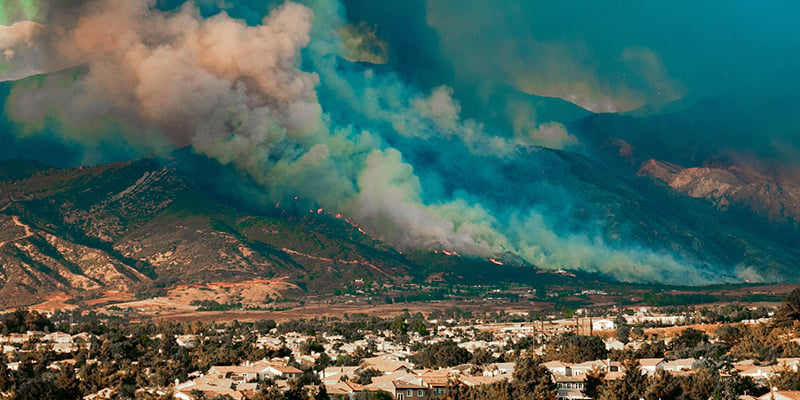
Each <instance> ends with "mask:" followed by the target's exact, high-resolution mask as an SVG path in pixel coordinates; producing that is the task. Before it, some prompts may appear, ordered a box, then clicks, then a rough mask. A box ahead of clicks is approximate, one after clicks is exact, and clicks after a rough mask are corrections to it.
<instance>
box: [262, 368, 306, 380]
mask: <svg viewBox="0 0 800 400" xmlns="http://www.w3.org/2000/svg"><path fill="white" fill-rule="evenodd" d="M259 374H260V376H261V377H262V379H263V378H264V377H269V378H270V379H297V378H300V377H301V376H302V375H303V371H301V370H299V369H297V368H295V367H292V366H289V365H270V366H268V367H266V368H264V369H263V370H261V371H260V372H259Z"/></svg>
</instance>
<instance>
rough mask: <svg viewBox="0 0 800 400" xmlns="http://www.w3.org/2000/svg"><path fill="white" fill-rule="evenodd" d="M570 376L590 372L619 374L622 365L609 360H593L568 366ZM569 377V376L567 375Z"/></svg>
mask: <svg viewBox="0 0 800 400" xmlns="http://www.w3.org/2000/svg"><path fill="white" fill-rule="evenodd" d="M570 370H571V371H572V375H585V374H588V373H589V372H590V371H592V370H595V371H604V372H620V371H622V364H620V363H619V362H617V361H611V360H594V361H586V362H582V363H580V364H573V365H571V366H570ZM567 375H569V374H567Z"/></svg>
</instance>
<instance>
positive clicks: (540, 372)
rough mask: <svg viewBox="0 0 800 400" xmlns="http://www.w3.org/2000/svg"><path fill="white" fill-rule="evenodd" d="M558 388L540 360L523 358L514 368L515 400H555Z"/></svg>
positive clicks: (518, 360) (519, 359)
mask: <svg viewBox="0 0 800 400" xmlns="http://www.w3.org/2000/svg"><path fill="white" fill-rule="evenodd" d="M557 390H558V387H557V386H556V384H555V382H553V379H552V376H551V374H550V371H549V370H548V369H547V367H545V366H544V364H543V363H542V361H541V360H540V359H538V358H533V357H529V356H523V357H520V358H518V359H517V362H516V364H515V366H514V382H513V396H512V398H514V399H526V400H528V399H530V400H534V399H536V400H542V399H550V400H555V399H556V394H557Z"/></svg>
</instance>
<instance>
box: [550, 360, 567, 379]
mask: <svg viewBox="0 0 800 400" xmlns="http://www.w3.org/2000/svg"><path fill="white" fill-rule="evenodd" d="M544 366H545V368H547V369H548V370H549V371H550V373H552V374H561V375H567V376H572V369H571V368H570V366H569V365H567V364H564V363H563V362H561V361H548V362H546V363H544Z"/></svg>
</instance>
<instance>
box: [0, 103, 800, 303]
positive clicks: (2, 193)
mask: <svg viewBox="0 0 800 400" xmlns="http://www.w3.org/2000/svg"><path fill="white" fill-rule="evenodd" d="M725 104H729V105H730V107H732V110H733V111H736V112H742V111H743V110H741V109H740V108H741V107H744V106H741V107H739V106H735V104H738V103H736V101H734V100H731V99H725V98H723V99H716V100H709V101H707V102H702V103H698V104H697V105H694V106H689V107H687V108H685V109H683V110H681V111H675V112H673V113H670V114H662V115H656V116H652V117H639V116H632V115H590V116H583V117H582V118H580V119H578V120H576V121H575V122H574V123H573V124H572V125H570V131H571V132H573V133H575V134H577V135H580V138H581V141H582V143H583V144H584V145H585V146H586V151H585V152H584V154H583V155H582V154H578V153H575V152H567V151H558V150H550V149H545V148H531V149H529V150H520V152H518V154H516V155H515V157H511V158H508V159H502V160H489V159H488V158H486V156H482V155H475V154H472V155H470V154H469V152H467V151H459V152H456V153H454V154H458V157H460V158H461V160H460V162H461V164H459V163H455V162H450V160H448V159H447V158H445V157H444V156H442V155H441V154H442V153H439V152H438V150H437V147H442V146H446V147H448V148H456V147H457V146H458V145H457V144H453V143H446V142H441V141H439V140H437V139H434V140H429V141H425V142H415V141H413V140H411V139H403V140H401V139H397V140H396V141H394V142H393V143H391V145H393V146H396V147H397V148H399V149H400V150H401V151H402V150H403V147H404V146H405V147H411V146H414V148H415V151H413V152H406V153H405V154H408V162H409V163H411V164H413V165H414V166H415V168H418V169H419V170H420V171H424V170H431V171H436V174H437V175H436V176H437V177H448V178H450V179H449V180H448V181H446V182H444V183H443V185H442V186H443V190H447V191H451V190H459V189H460V188H493V190H491V191H490V192H489V191H487V192H486V193H485V194H483V196H485V198H484V199H483V200H485V201H487V202H489V203H495V204H501V205H504V206H509V207H524V206H525V205H526V204H527V203H526V202H528V201H530V199H535V200H536V201H540V202H541V203H542V204H544V205H545V206H549V207H554V206H556V205H558V204H557V203H558V202H559V201H560V200H559V199H558V198H551V199H548V198H547V197H548V194H549V193H558V192H564V193H569V197H570V198H571V199H573V201H574V203H571V204H569V205H568V206H569V207H570V213H569V218H568V219H567V220H564V221H561V222H562V225H563V228H564V229H565V231H569V230H570V228H571V226H576V227H580V226H581V225H582V224H585V223H587V221H594V220H595V219H596V218H597V216H598V215H600V216H602V225H601V226H599V228H598V229H599V231H598V233H599V234H602V235H603V237H604V238H605V240H607V243H609V244H610V245H612V246H613V245H614V243H618V244H620V245H629V244H630V243H629V242H628V241H630V240H633V241H635V243H636V245H638V246H642V247H643V248H647V249H651V250H654V251H657V252H658V251H661V252H664V253H669V254H674V255H676V256H677V257H680V258H682V259H684V260H689V261H690V262H692V263H693V264H694V265H696V266H697V267H698V268H701V269H706V270H707V271H711V272H712V273H715V274H717V276H718V277H719V278H720V281H731V282H742V281H743V280H745V279H747V280H751V281H753V282H757V281H760V282H798V281H800V270H798V268H797V265H800V229H798V220H800V219H799V218H800V185H798V184H797V179H796V177H797V176H796V175H795V174H794V172H793V171H794V170H793V168H794V166H793V163H792V162H786V163H783V164H781V165H784V168H783V169H782V170H776V169H775V168H772V167H771V165H768V164H766V163H764V162H761V161H760V160H763V159H766V158H767V156H768V155H769V154H770V152H771V151H773V150H774V148H773V147H770V146H769V145H768V144H765V143H762V142H759V143H760V144H759V145H758V146H755V147H753V149H754V150H753V152H751V153H749V154H748V153H746V152H745V150H747V148H748V146H747V140H749V139H747V138H748V137H749V136H748V135H752V134H751V133H748V132H746V131H745V130H743V129H744V128H742V129H740V128H735V127H734V126H733V125H731V124H729V123H728V121H727V120H725V119H724V118H722V119H721V118H716V119H713V118H712V119H709V118H707V117H703V116H705V115H706V114H707V113H711V112H721V110H724V109H725V108H726V106H725ZM736 107H739V108H736ZM737 110H738V111H737ZM784 111H785V110H783V109H782V108H775V109H773V110H772V111H771V114H769V115H768V116H767V117H769V118H772V119H771V120H770V121H772V122H771V124H772V125H771V126H773V127H775V129H784V130H786V132H790V131H791V129H793V128H792V126H793V125H792V124H793V122H792V121H793V119H792V118H793V117H791V115H789V114H787V113H785V112H784ZM765 112H766V111H765ZM579 114H580V113H578V114H575V115H579ZM767 117H765V118H767ZM759 118H760V117H759ZM752 126H754V125H752V124H751V127H752ZM671 129H673V130H676V132H675V134H674V137H675V140H674V141H672V142H671V141H670V139H669V135H668V134H667V133H668V132H670V130H671ZM725 129H732V130H734V129H738V130H736V131H735V132H733V133H731V134H732V135H738V136H737V137H741V138H742V139H741V141H739V142H737V141H733V142H731V143H733V144H732V145H731V146H732V147H730V146H729V147H724V146H717V145H716V144H715V143H714V142H713V140H712V139H713V134H712V133H710V132H722V131H724V130H725ZM787 135H788V133H787ZM691 136H696V137H698V138H699V139H698V140H697V141H695V142H694V143H695V145H693V146H694V147H692V145H690V143H691V141H690V140H689V138H690V137H691ZM404 140H405V141H404ZM753 140H756V141H757V138H753ZM787 140H788V142H787V144H786V145H787V146H792V145H793V143H794V142H793V141H792V140H793V139H787ZM740 142H741V143H744V144H742V145H741V146H739V147H736V146H737V145H736V143H740ZM425 146H429V147H430V151H427V150H426V147H425ZM682 146H684V147H685V151H681V148H682ZM189 153H191V152H190V151H184V150H180V151H178V152H176V153H175V154H174V156H175V157H170V158H165V159H155V158H144V159H138V160H135V161H129V162H121V163H113V164H104V165H96V166H91V167H75V168H65V169H62V168H53V167H50V166H48V165H45V164H42V163H40V162H35V161H20V160H12V161H3V162H0V227H2V228H1V229H0V299H2V304H0V306H10V305H16V304H30V303H33V302H35V301H37V300H38V299H41V298H42V297H43V296H46V295H47V294H49V293H54V292H67V293H71V294H81V293H99V292H103V291H112V290H116V291H127V292H147V291H148V290H152V289H154V288H167V287H172V286H174V285H177V284H191V283H207V282H225V281H245V280H253V279H270V278H278V277H286V279H287V280H289V281H291V282H293V283H296V284H297V285H298V286H299V287H300V288H301V289H302V290H305V291H307V292H309V293H322V294H324V293H332V292H333V291H335V290H336V289H341V288H343V287H344V286H346V285H348V284H350V283H351V282H353V281H354V280H357V279H362V280H369V281H371V282H381V283H388V284H391V283H408V282H417V283H422V282H425V281H429V282H431V281H434V282H443V283H445V284H447V283H494V282H519V283H526V284H532V285H548V284H551V283H553V282H556V280H555V279H556V278H555V275H553V274H546V273H541V271H540V270H539V269H537V266H535V265H529V264H527V263H526V262H524V261H522V259H521V258H519V257H517V256H515V255H513V254H505V255H496V260H495V261H501V263H502V264H503V265H498V263H493V262H491V261H490V260H489V259H485V258H474V257H469V256H467V255H459V256H453V255H447V254H443V253H442V252H435V251H433V250H436V249H430V250H429V249H417V250H413V251H409V250H404V251H400V250H398V249H395V248H393V247H392V246H390V245H388V244H386V243H383V242H381V241H379V240H377V239H374V238H372V237H370V235H369V233H368V232H365V231H363V230H361V229H360V228H359V227H358V226H357V225H356V221H351V220H349V219H347V218H346V216H341V215H337V214H336V213H335V211H332V212H331V213H329V212H328V211H327V210H320V209H317V208H316V207H314V206H313V204H310V203H309V202H308V201H307V199H297V200H295V201H294V202H291V201H290V202H289V203H282V204H279V205H275V204H264V203H263V201H248V200H247V199H246V197H247V195H242V194H241V193H228V192H227V191H226V190H225V188H224V184H221V183H220V182H219V180H218V179H217V178H216V177H217V176H219V170H220V169H224V168H225V167H222V166H220V165H219V164H217V163H216V162H214V161H213V160H206V161H205V162H203V161H202V160H201V161H200V162H198V161H197V160H191V156H189V155H187V154H189ZM470 157H472V158H474V159H475V160H474V162H473V160H472V159H470ZM187 160H190V162H189V163H187ZM463 164H467V165H470V164H471V165H484V166H486V168H483V169H476V170H475V171H472V172H470V173H469V174H464V173H462V171H460V170H459V169H458V168H459V165H463ZM487 168H491V170H489V169H487ZM426 179H429V178H427V177H426V176H425V175H422V176H421V180H422V183H423V184H425V180H426ZM542 188H547V189H546V190H545V189H542ZM476 190H477V189H476ZM547 190H549V191H550V192H548V191H547ZM520 193H525V196H518V194H520ZM547 201H550V204H548V203H547ZM562 206H566V205H562ZM544 209H546V207H545V208H544ZM576 229H579V228H576ZM586 270H587V271H593V269H592V266H590V265H588V266H586ZM559 279H560V278H559ZM575 279H576V280H581V279H587V280H597V279H607V280H610V278H608V277H603V276H601V275H599V274H592V275H585V274H584V275H582V274H580V273H579V274H578V277H576V278H575Z"/></svg>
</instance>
